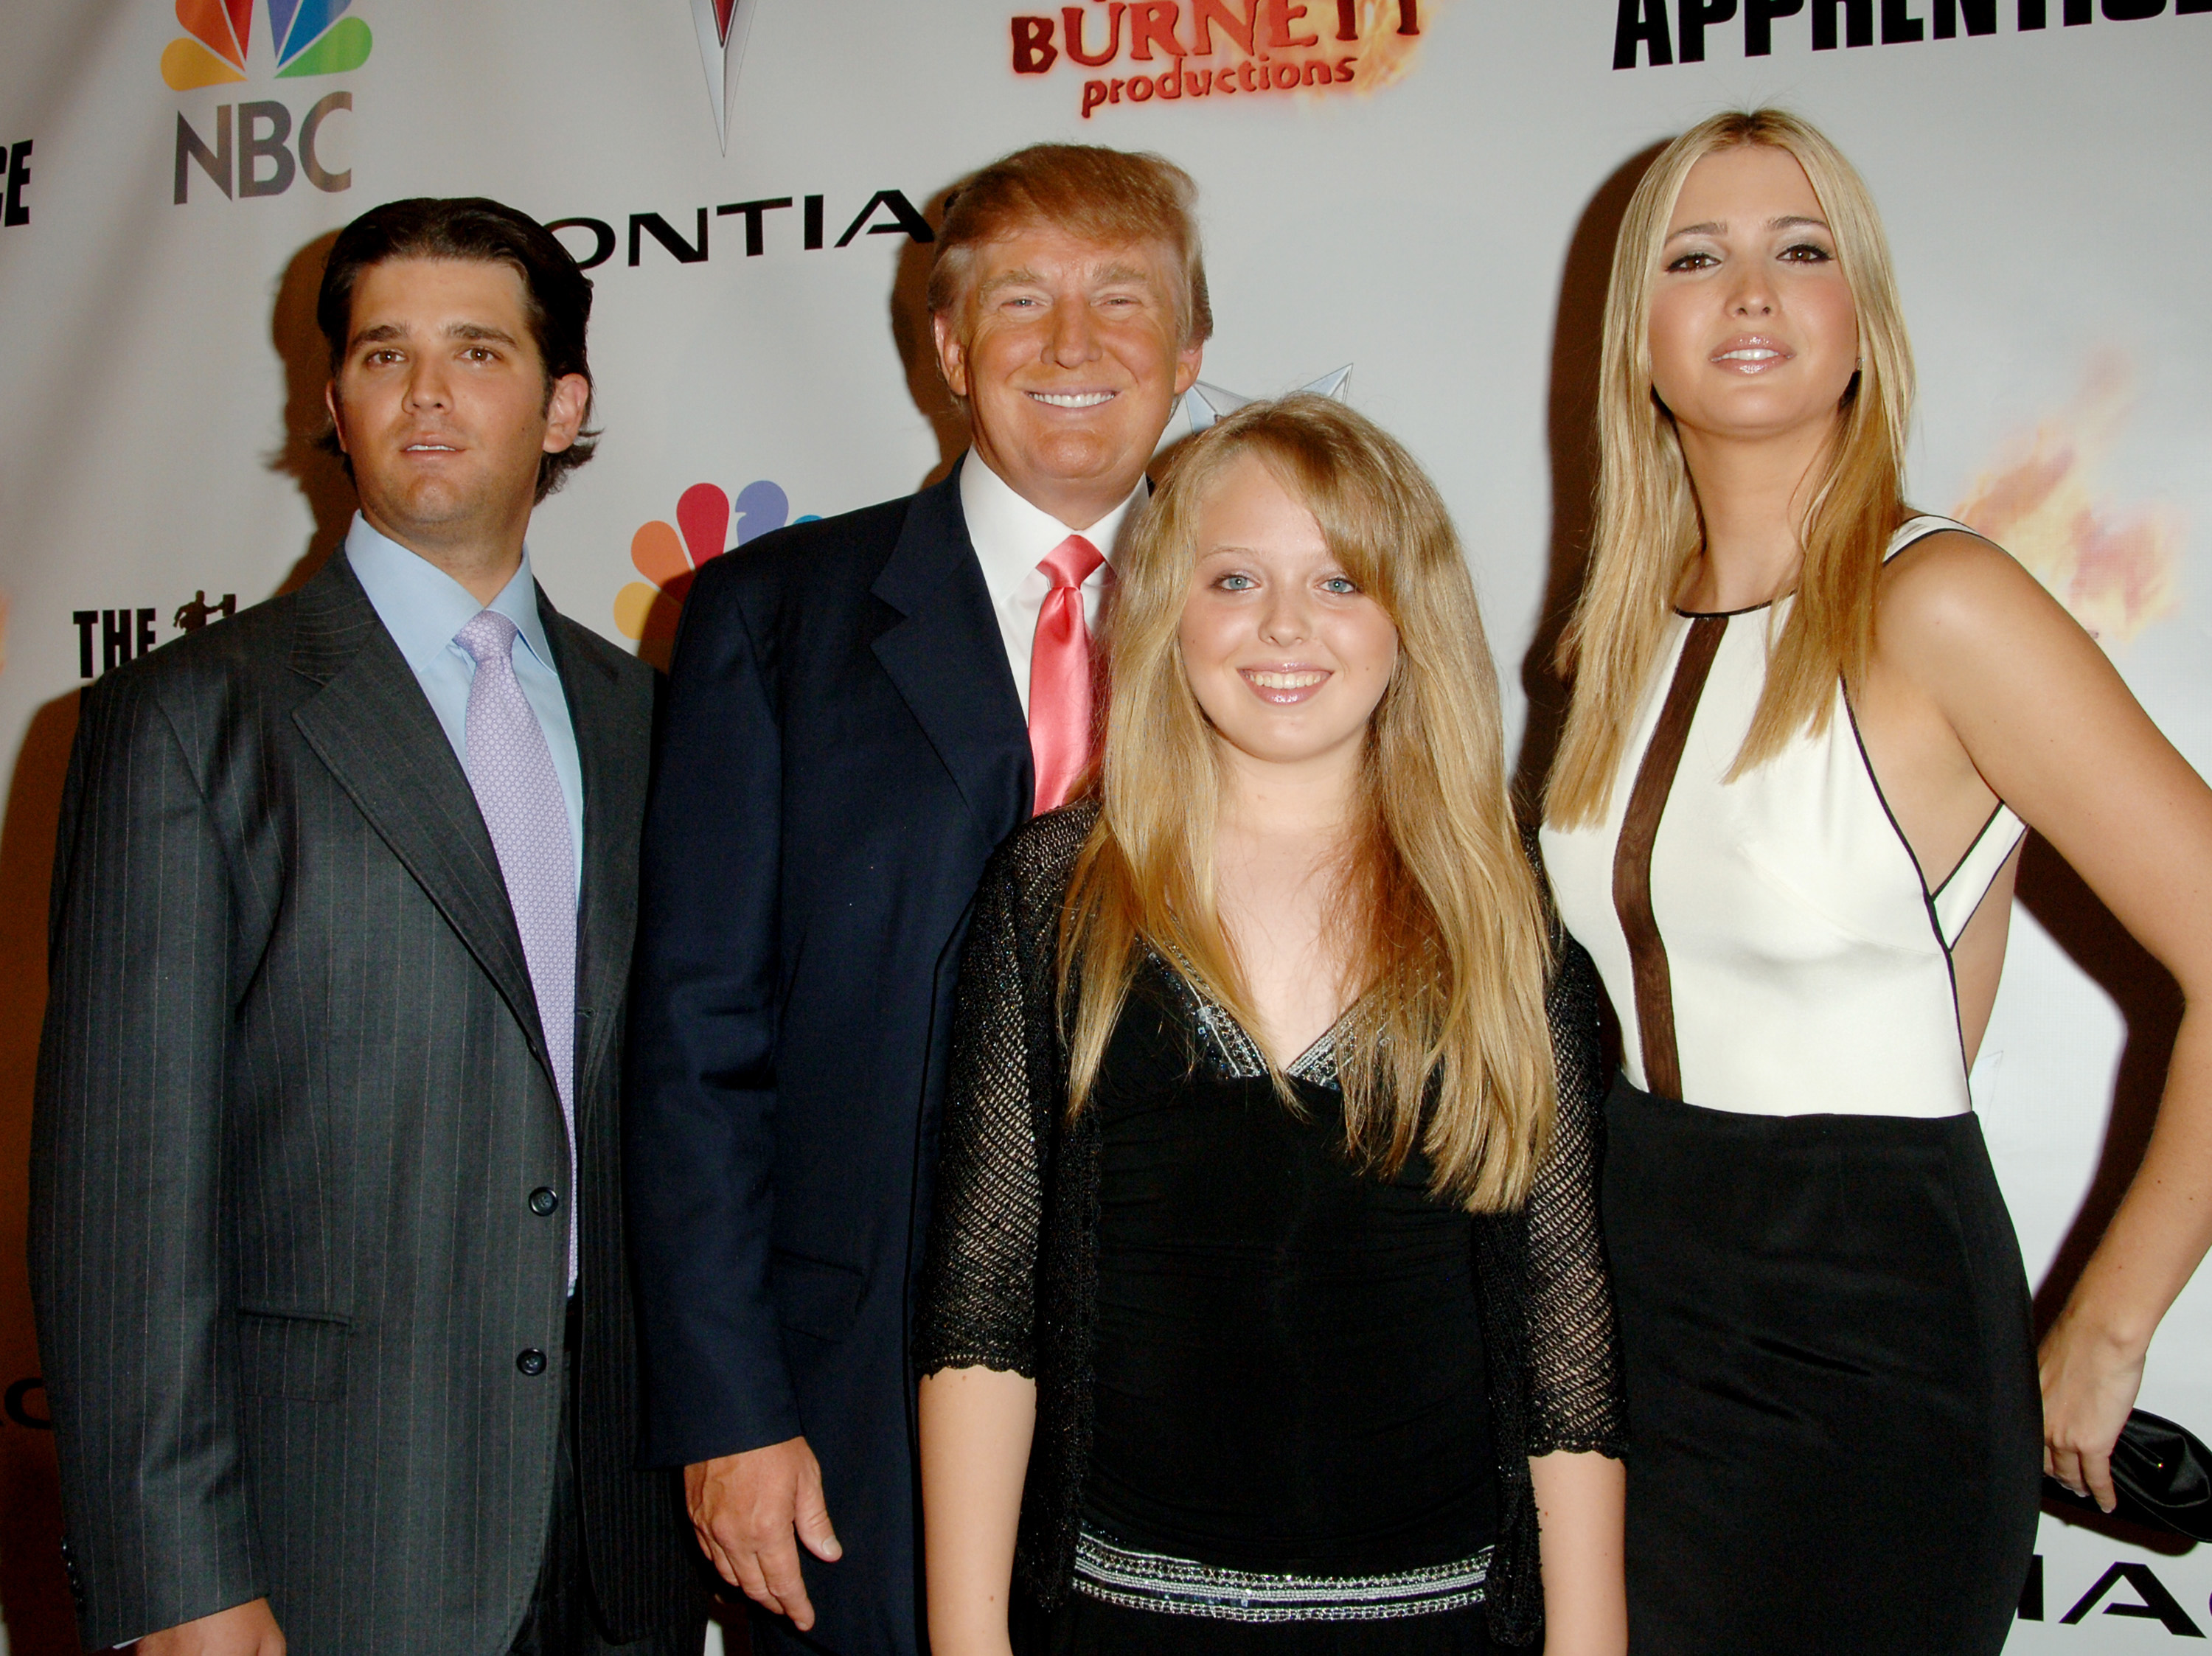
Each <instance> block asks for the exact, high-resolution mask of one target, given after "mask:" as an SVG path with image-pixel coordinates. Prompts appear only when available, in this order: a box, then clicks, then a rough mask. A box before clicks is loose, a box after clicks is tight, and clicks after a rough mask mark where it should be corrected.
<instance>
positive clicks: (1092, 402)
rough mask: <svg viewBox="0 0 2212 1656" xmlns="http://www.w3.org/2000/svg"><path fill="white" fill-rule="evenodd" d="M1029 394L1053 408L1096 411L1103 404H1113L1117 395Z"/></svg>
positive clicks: (1094, 392) (1077, 393)
mask: <svg viewBox="0 0 2212 1656" xmlns="http://www.w3.org/2000/svg"><path fill="white" fill-rule="evenodd" d="M1029 394H1030V396H1031V397H1035V398H1036V400H1037V401H1038V402H1040V403H1045V404H1047V405H1048V406H1049V407H1052V408H1056V409H1095V408H1097V406H1098V405H1099V404H1100V403H1110V402H1112V401H1113V400H1114V398H1115V396H1116V394H1117V393H1115V392H1114V391H1031V392H1030V393H1029Z"/></svg>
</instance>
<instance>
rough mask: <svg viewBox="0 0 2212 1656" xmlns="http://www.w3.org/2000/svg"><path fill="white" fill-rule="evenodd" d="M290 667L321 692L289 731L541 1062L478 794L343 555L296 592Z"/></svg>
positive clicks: (525, 972) (525, 975) (532, 1005)
mask: <svg viewBox="0 0 2212 1656" xmlns="http://www.w3.org/2000/svg"><path fill="white" fill-rule="evenodd" d="M292 668H293V670H294V671H295V672H298V673H300V674H301V675H302V676H306V677H307V678H311V679H314V680H316V681H317V682H319V683H320V684H321V686H322V688H321V689H320V690H319V691H318V692H317V693H316V694H315V695H313V696H311V697H309V698H308V699H307V701H304V702H303V703H301V706H300V707H297V708H296V709H295V710H294V712H293V714H292V720H293V723H294V724H295V725H297V726H298V727H299V731H300V733H301V736H303V737H306V738H307V745H308V746H309V747H310V748H312V749H313V750H314V753H315V756H316V757H317V758H319V759H320V760H321V761H322V762H323V765H324V767H325V769H327V770H328V771H329V772H330V773H331V776H332V777H334V778H335V779H337V784H338V786H340V787H342V788H343V789H344V790H345V792H346V794H347V796H348V797H349V798H351V799H352V801H353V802H354V804H355V805H356V807H357V808H358V809H359V810H360V811H361V814H362V816H365V817H367V818H368V823H369V826H370V827H371V828H374V829H375V830H376V833H377V834H378V836H379V837H380V839H382V840H383V841H384V843H385V844H386V846H390V847H391V849H392V854H393V855H394V856H396V857H397V858H399V860H400V862H401V864H403V865H404V867H405V868H406V870H407V871H408V872H409V873H410V875H412V876H413V877H414V878H415V880H416V883H417V884H419V885H420V886H421V887H422V889H423V891H424V892H425V893H426V894H427V895H428V897H429V899H430V901H432V902H434V903H435V904H436V905H437V907H438V910H439V912H440V913H442V914H443V915H444V916H445V917H446V919H447V923H448V924H449V925H452V926H453V930H454V931H456V932H458V933H459V936H460V938H461V941H462V942H463V943H465V945H467V947H468V949H469V952H470V953H471V954H472V955H475V956H476V959H477V964H478V965H480V966H482V967H483V970H484V974H485V975H486V976H488V977H489V978H490V979H491V980H492V982H493V984H494V985H495V986H496V987H497V988H498V990H499V992H500V994H501V996H502V997H503V998H505V999H506V1001H507V1004H508V1006H510V1007H511V1008H512V1009H513V1012H514V1016H515V1017H516V1019H517V1020H518V1021H519V1022H520V1023H521V1025H522V1027H523V1028H524V1030H525V1031H526V1032H527V1033H528V1034H529V1035H530V1037H531V1046H532V1051H533V1052H535V1053H536V1054H537V1056H538V1061H539V1062H540V1063H541V1064H542V1063H545V1061H546V1056H545V1048H544V1040H542V1039H541V1038H540V1035H539V1033H538V998H537V997H536V996H535V995H534V994H533V993H532V992H531V987H530V969H529V966H528V964H527V962H526V961H525V959H524V957H523V953H522V938H521V936H520V933H519V932H518V931H516V929H515V924H514V913H513V909H512V908H511V907H509V906H508V904H507V884H506V882H505V881H504V880H503V879H502V878H501V875H500V871H499V856H498V853H497V852H495V851H494V850H493V849H492V843H491V835H490V834H489V832H488V831H487V830H486V829H485V828H484V825H483V816H482V815H481V814H480V813H479V812H478V811H477V802H476V796H475V795H474V794H473V793H471V792H470V790H469V781H468V777H467V776H466V775H465V773H463V771H462V769H461V767H460V761H459V760H457V759H456V758H455V757H454V756H453V743H450V742H448V741H447V739H446V732H445V731H444V729H443V728H442V727H441V725H439V723H438V716H437V714H436V713H433V712H432V711H431V709H430V703H429V701H428V699H427V698H426V697H425V696H424V695H423V694H422V686H421V685H419V684H418V683H416V680H415V675H414V673H413V671H412V670H410V668H409V667H408V665H407V660H406V658H405V657H404V656H402V655H401V654H400V653H399V646H398V645H396V644H394V643H393V642H392V635H391V634H389V633H387V632H386V631H385V629H384V627H383V625H382V623H381V622H379V621H378V620H377V618H376V610H375V608H374V605H372V604H370V603H369V601H368V594H367V593H365V592H363V591H362V590H361V583H360V582H359V581H358V580H356V579H355V578H354V574H353V571H352V569H351V568H350V567H349V566H348V564H347V563H346V561H345V552H344V549H343V548H341V549H339V550H338V551H337V553H336V554H334V555H332V557H331V561H330V564H329V566H328V567H326V568H325V570H324V571H323V573H321V574H320V575H319V576H317V577H316V578H315V579H314V580H313V581H311V582H309V583H308V584H307V586H305V587H303V588H301V592H300V620H299V628H298V630H297V632H296V634H295V639H294V643H293V651H292ZM547 1074H548V1076H549V1077H550V1075H551V1068H550V1065H548V1068H547Z"/></svg>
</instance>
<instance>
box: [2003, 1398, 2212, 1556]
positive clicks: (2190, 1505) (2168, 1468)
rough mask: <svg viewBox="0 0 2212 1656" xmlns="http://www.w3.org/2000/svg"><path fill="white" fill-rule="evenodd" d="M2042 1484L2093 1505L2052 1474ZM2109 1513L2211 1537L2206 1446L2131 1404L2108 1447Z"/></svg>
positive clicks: (2211, 1470) (2063, 1497)
mask: <svg viewBox="0 0 2212 1656" xmlns="http://www.w3.org/2000/svg"><path fill="white" fill-rule="evenodd" d="M2043 1483H2044V1487H2045V1489H2047V1490H2049V1491H2050V1492H2051V1494H2052V1495H2055V1496H2056V1497H2057V1499H2058V1500H2059V1501H2062V1502H2063V1503H2064V1504H2065V1505H2067V1506H2069V1507H2077V1508H2080V1507H2087V1508H2088V1509H2089V1510H2091V1511H2096V1510H2099V1508H2098V1507H2097V1503H2096V1502H2095V1501H2092V1500H2088V1499H2087V1498H2085V1497H2083V1496H2081V1495H2075V1493H2074V1492H2073V1491H2072V1490H2071V1489H2067V1488H2066V1487H2065V1486H2064V1485H2063V1484H2062V1483H2058V1482H2057V1481H2056V1480H2055V1479H2052V1478H2047V1477H2046V1478H2045V1479H2044V1480H2043ZM2112 1490H2113V1493H2114V1494H2116V1495H2118V1497H2119V1509H2118V1513H2116V1514H2115V1515H2116V1516H2118V1517H2120V1518H2124V1519H2127V1520H2130V1522H2132V1523H2136V1524H2144V1525H2148V1526H2150V1527H2151V1528H2153V1529H2160V1530H2172V1532H2174V1533H2175V1534H2177V1535H2185V1536H2187V1537H2188V1538H2190V1539H2191V1541H2204V1542H2212V1449H2207V1448H2206V1447H2204V1446H2203V1444H2202V1443H2200V1442H2199V1441H2197V1438H2196V1437H2195V1436H2194V1435H2191V1433H2190V1432H2188V1431H2187V1430H2185V1429H2184V1428H2182V1427H2179V1426H2177V1425H2175V1424H2174V1423H2173V1422H2172V1421H2170V1420H2166V1419H2165V1418H2163V1417H2162V1416H2158V1415H2154V1414H2152V1413H2151V1412H2150V1411H2149V1410H2145V1409H2137V1410H2133V1411H2132V1412H2130V1414H2129V1416H2128V1423H2127V1424H2126V1425H2125V1426H2123V1427H2122V1428H2121V1429H2120V1441H2118V1443H2116V1444H2114V1445H2113V1446H2112Z"/></svg>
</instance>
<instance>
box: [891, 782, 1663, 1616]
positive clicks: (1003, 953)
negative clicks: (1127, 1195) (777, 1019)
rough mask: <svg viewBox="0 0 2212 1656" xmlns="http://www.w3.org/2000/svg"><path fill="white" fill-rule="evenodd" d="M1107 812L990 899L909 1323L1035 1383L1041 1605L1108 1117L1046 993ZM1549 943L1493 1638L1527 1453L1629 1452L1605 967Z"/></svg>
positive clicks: (1049, 821)
mask: <svg viewBox="0 0 2212 1656" xmlns="http://www.w3.org/2000/svg"><path fill="white" fill-rule="evenodd" d="M1096 820H1097V805H1096V804H1094V803H1091V802H1081V803H1079V804H1074V805H1071V806H1068V807H1066V808H1065V809H1063V810H1058V811H1054V812H1052V813H1049V814H1048V815H1047V816H1042V817H1038V818H1036V819H1035V820H1034V821H1032V822H1029V823H1027V824H1025V825H1024V827H1023V828H1020V829H1018V830H1017V831H1016V833H1015V834H1012V836H1010V837H1009V838H1008V840H1006V844H1005V845H1003V846H1000V848H999V850H998V852H996V853H995V854H994V857H993V858H992V860H991V863H990V864H989V866H988V867H987V869H986V870H985V872H984V875H983V880H982V883H981V888H980V889H979V890H978V892H977V894H976V899H975V913H974V919H973V921H972V923H971V925H970V929H969V937H968V942H967V945H966V951H965V953H964V955H963V959H962V968H961V976H960V989H959V999H958V1002H957V1009H956V1012H955V1017H954V1039H953V1053H952V1077H951V1089H950V1091H949V1092H948V1094H947V1096H946V1102H945V1121H944V1125H943V1137H942V1155H941V1160H940V1162H939V1170H938V1188H937V1198H936V1204H935V1216H934V1219H933V1224H932V1228H931V1234H930V1242H929V1250H928V1257H927V1264H926V1265H925V1269H924V1273H923V1277H922V1284H921V1305H920V1313H919V1316H918V1319H917V1326H916V1335H915V1359H916V1369H917V1372H918V1373H921V1374H934V1373H937V1372H938V1371H939V1370H941V1369H946V1368H992V1369H997V1370H1000V1371H1002V1372H1009V1373H1015V1374H1023V1375H1025V1376H1028V1377H1030V1378H1032V1379H1034V1380H1036V1383H1037V1420H1036V1437H1035V1440H1034V1441H1033V1445H1032V1447H1031V1450H1030V1466H1029V1476H1028V1480H1027V1483H1026V1484H1025V1486H1024V1490H1023V1495H1022V1513H1021V1520H1020V1527H1019V1531H1018V1537H1017V1540H1016V1545H1015V1564H1014V1568H1015V1580H1016V1585H1017V1586H1018V1588H1019V1589H1020V1590H1021V1593H1022V1596H1023V1597H1024V1598H1027V1599H1028V1600H1029V1601H1030V1604H1031V1605H1032V1606H1033V1607H1034V1608H1036V1609H1039V1610H1047V1611H1048V1610H1050V1609H1052V1608H1053V1607H1054V1606H1056V1605H1057V1604H1059V1603H1060V1601H1061V1599H1062V1598H1064V1597H1065V1595H1066V1592H1067V1591H1068V1588H1069V1583H1070V1581H1071V1580H1072V1578H1073V1568H1074V1557H1075V1549H1076V1544H1077V1540H1078V1537H1079V1530H1080V1502H1081V1497H1082V1493H1083V1489H1084V1485H1085V1472H1086V1469H1087V1467H1088V1465H1089V1459H1090V1452H1091V1432H1092V1424H1093V1420H1094V1417H1095V1415H1094V1399H1093V1376H1092V1370H1091V1351H1092V1345H1093V1340H1094V1338H1095V1334H1096V1330H1097V1315H1098V1311H1097V1288H1098V1277H1097V1266H1098V1258H1097V1253H1098V1228H1099V1150H1100V1137H1099V1131H1098V1117H1099V1113H1098V1112H1097V1111H1095V1110H1091V1111H1086V1112H1085V1113H1084V1114H1083V1115H1082V1116H1080V1117H1079V1118H1078V1119H1076V1120H1075V1121H1073V1123H1070V1122H1069V1121H1068V1120H1067V1119H1066V1095H1067V1093H1066V1087H1067V1083H1066V1046H1065V1043H1064V1040H1063V1038H1062V1033H1061V1030H1060V1020H1059V1018H1058V1016H1056V1012H1055V1007H1054V999H1055V986H1056V983H1057V979H1058V970H1057V968H1058V961H1057V949H1056V944H1057V939H1058V935H1059V923H1060V906H1061V902H1062V900H1063V898H1064V897H1065V895H1066V888H1067V880H1068V876H1069V871H1070V870H1071V869H1072V867H1073V863H1074V860H1075V856H1076V853H1077V852H1078V851H1079V850H1080V848H1081V846H1082V844H1083V841H1084V840H1085V836H1086V835H1087V834H1089V832H1090V830H1091V826H1092V824H1093V823H1094V822H1096ZM1554 942H1555V945H1556V953H1557V956H1558V961H1557V966H1556V969H1555V971H1554V973H1553V980H1552V982H1551V984H1550V985H1549V986H1548V990H1547V1010H1548V1011H1549V1013H1550V1016H1551V1022H1552V1036H1553V1053H1554V1058H1555V1061H1556V1065H1557V1069H1558V1074H1559V1114H1558V1119H1557V1122H1556V1125H1555V1127H1554V1130H1553V1146H1552V1151H1551V1154H1550V1156H1549V1157H1548V1158H1547V1162H1546V1163H1545V1165H1544V1167H1543V1168H1541V1170H1540V1172H1539V1174H1538V1176H1537V1179H1536V1181H1535V1183H1534V1186H1533V1187H1532V1189H1531V1191H1530V1193H1529V1197H1528V1202H1527V1204H1525V1206H1524V1207H1523V1208H1522V1209H1521V1210H1518V1211H1516V1212H1513V1213H1508V1214H1499V1215H1488V1216H1479V1217H1478V1218H1477V1219H1476V1220H1475V1222H1474V1239H1475V1263H1476V1277H1477V1280H1478V1282H1479V1283H1480V1289H1481V1301H1482V1304H1481V1338H1482V1345H1483V1348H1484V1351H1485V1354H1486V1359H1487V1361H1486V1368H1487V1369H1488V1375H1487V1379H1488V1382H1489V1392H1490V1408H1491V1422H1490V1429H1491V1439H1492V1445H1493V1447H1494V1449H1495V1453H1496V1454H1497V1459H1498V1485H1497V1509H1496V1522H1497V1531H1496V1533H1497V1537H1498V1540H1497V1546H1496V1550H1495V1553H1494V1554H1493V1556H1492V1563H1491V1568H1490V1575H1489V1581H1488V1586H1487V1592H1486V1611H1487V1616H1488V1621H1489V1626H1490V1630H1491V1635H1492V1638H1494V1639H1496V1640H1498V1641H1500V1642H1502V1643H1507V1644H1527V1643H1528V1642H1530V1641H1533V1640H1534V1638H1535V1637H1536V1636H1537V1635H1538V1633H1539V1631H1540V1629H1541V1626H1542V1595H1541V1578H1540V1574H1539V1561H1538V1554H1537V1538H1536V1516H1535V1506H1534V1490H1533V1489H1532V1487H1531V1484H1530V1480H1529V1476H1528V1459H1529V1457H1531V1456H1534V1455H1541V1454H1547V1453H1553V1452H1555V1451H1561V1450H1568V1451H1583V1452H1594V1453H1601V1454H1607V1455H1611V1456H1614V1457H1616V1458H1618V1457H1619V1456H1620V1454H1621V1453H1622V1447H1623V1409H1622V1401H1621V1391H1620V1358H1619V1350H1618V1344H1617V1340H1616V1338H1615V1332H1614V1324H1613V1301H1612V1295H1611V1289H1610V1286H1609V1283H1608V1280H1607V1274H1606V1267H1605V1261H1604V1256H1603V1252H1602V1247H1601V1240H1600V1234H1599V1228H1598V1222H1597V1209H1596V1194H1595V1161H1596V1155H1597V1149H1598V1146H1597V1142H1596V1135H1597V1132H1598V1131H1599V1122H1600V1119H1601V1117H1600V1107H1601V1103H1602V1100H1603V1095H1604V1086H1605V1080H1606V1076H1607V1069H1606V1066H1605V1063H1604V1057H1603V1052H1602V1048H1601V1041H1600V1036H1599V1025H1598V1018H1599V1012H1598V1007H1599V998H1598V990H1597V984H1596V976H1595V970H1594V969H1593V968H1592V967H1591V965H1590V962H1589V957H1588V956H1587V955H1585V954H1584V953H1583V950H1582V949H1581V947H1580V946H1579V945H1578V944H1577V943H1575V942H1574V941H1573V940H1572V939H1571V938H1570V937H1566V936H1565V934H1564V933H1555V936H1554Z"/></svg>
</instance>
